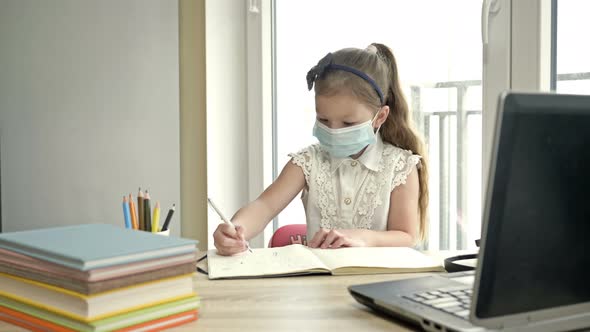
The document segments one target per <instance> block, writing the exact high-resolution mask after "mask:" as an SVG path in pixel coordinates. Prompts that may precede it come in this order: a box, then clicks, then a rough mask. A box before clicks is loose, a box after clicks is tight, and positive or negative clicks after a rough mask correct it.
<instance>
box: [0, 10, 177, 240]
mask: <svg viewBox="0 0 590 332" xmlns="http://www.w3.org/2000/svg"><path fill="white" fill-rule="evenodd" d="M178 80H179V77H178V3H177V1H168V0H125V1H119V0H106V1H90V0H84V1H77V0H69V1H68V0H52V1H34V0H1V1H0V135H1V138H0V142H1V144H2V147H1V148H0V151H1V153H2V156H1V158H0V160H1V163H2V164H1V172H2V173H1V178H2V183H1V186H2V187H1V190H2V226H3V231H15V230H23V229H31V228H38V227H45V226H53V225H63V224H76V223H87V222H100V223H112V224H117V225H122V224H123V219H122V208H121V201H122V196H123V195H124V194H129V193H130V192H133V194H134V195H136V194H137V188H138V186H142V188H147V189H149V190H150V192H151V193H152V195H153V198H154V199H158V200H160V201H161V203H162V205H163V207H164V208H167V207H168V206H170V205H171V204H172V203H173V202H174V203H176V204H177V205H178V204H179V203H180V189H179V182H180V177H179V176H180V175H179V133H178V132H179V129H178V127H179V110H178V109H179V105H178V104H179V96H178V95H179V88H178V84H179V83H178ZM177 212H178V214H177V215H175V222H174V223H173V227H172V232H173V234H179V233H180V211H179V210H177Z"/></svg>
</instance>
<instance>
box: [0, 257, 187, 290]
mask: <svg viewBox="0 0 590 332" xmlns="http://www.w3.org/2000/svg"><path fill="white" fill-rule="evenodd" d="M0 272H2V273H6V274H10V275H13V276H17V277H22V278H25V279H29V280H33V281H38V282H42V283H45V284H48V285H51V286H56V287H61V288H64V289H67V290H71V291H73V292H76V293H80V294H83V295H93V294H97V293H102V292H106V291H110V290H114V289H118V288H123V287H127V286H132V285H138V284H141V283H145V282H149V281H154V280H159V279H163V278H170V277H175V276H179V275H186V274H189V273H192V272H195V261H194V260H191V261H189V262H188V263H183V264H178V265H172V266H167V267H164V268H160V269H157V270H152V271H146V272H141V273H136V274H130V275H126V276H122V277H119V278H113V279H107V280H101V281H94V282H85V281H80V280H78V279H74V278H72V277H70V276H67V275H61V274H54V273H52V272H39V271H37V270H33V269H28V268H24V267H20V266H18V265H10V264H6V263H3V262H0Z"/></svg>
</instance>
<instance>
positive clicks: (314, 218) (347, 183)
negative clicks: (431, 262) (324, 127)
mask: <svg viewBox="0 0 590 332" xmlns="http://www.w3.org/2000/svg"><path fill="white" fill-rule="evenodd" d="M289 156H290V157H291V158H292V159H291V161H292V162H293V163H294V164H295V165H297V166H299V167H301V169H302V170H303V174H304V175H305V182H306V184H307V185H306V187H305V189H303V192H302V194H301V200H302V201H303V207H304V209H305V215H306V219H307V237H308V239H311V238H312V237H313V235H314V234H315V233H316V232H317V231H318V230H319V229H320V227H322V228H327V229H353V228H356V229H359V228H360V229H372V230H386V229H387V217H388V215H389V202H390V195H391V191H393V189H395V188H396V187H397V186H400V185H402V184H405V183H406V179H407V177H408V174H410V172H411V171H412V169H414V166H419V165H418V164H419V162H420V156H418V155H415V154H412V152H411V151H409V150H403V149H400V148H398V147H395V146H393V145H391V144H389V143H384V142H383V141H382V140H381V135H377V142H376V143H375V144H372V145H370V146H369V147H367V149H366V150H365V152H364V153H363V154H362V155H361V156H360V157H359V158H358V159H356V160H355V159H351V158H344V159H336V158H331V157H330V155H329V154H328V153H327V152H326V151H324V150H323V149H322V148H321V146H320V145H319V144H314V145H311V146H308V147H307V148H305V149H303V150H301V151H299V152H298V153H291V154H289Z"/></svg>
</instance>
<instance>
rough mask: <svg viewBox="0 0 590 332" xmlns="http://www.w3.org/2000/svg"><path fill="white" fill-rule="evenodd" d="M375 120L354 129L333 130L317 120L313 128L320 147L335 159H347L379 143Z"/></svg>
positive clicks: (353, 127)
mask: <svg viewBox="0 0 590 332" xmlns="http://www.w3.org/2000/svg"><path fill="white" fill-rule="evenodd" d="M377 114H379V112H377ZM377 114H375V116H374V117H373V119H371V120H369V121H367V122H363V123H361V124H358V125H356V126H352V127H345V128H339V129H332V128H330V127H328V126H326V125H324V124H323V123H321V122H319V121H318V120H316V122H315V126H314V127H313V136H315V137H316V138H317V139H318V141H320V145H321V146H322V148H324V149H325V150H326V151H328V153H329V154H330V155H331V156H332V157H334V158H345V157H348V156H351V155H354V154H357V153H358V152H359V151H361V150H362V149H364V148H365V147H366V146H368V145H369V144H374V143H375V142H376V141H377V138H376V133H375V131H374V130H375V129H374V128H373V121H374V120H375V118H376V117H377Z"/></svg>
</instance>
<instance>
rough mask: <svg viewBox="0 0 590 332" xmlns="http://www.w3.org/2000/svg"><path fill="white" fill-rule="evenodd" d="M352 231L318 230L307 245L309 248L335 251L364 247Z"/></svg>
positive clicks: (364, 244) (362, 242) (363, 243)
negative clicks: (337, 249)
mask: <svg viewBox="0 0 590 332" xmlns="http://www.w3.org/2000/svg"><path fill="white" fill-rule="evenodd" d="M355 231H356V230H354V229H332V230H330V229H325V228H320V230H319V231H317V232H316V233H315V235H314V236H313V239H311V241H310V242H309V243H308V246H309V247H311V248H321V249H327V248H331V249H336V248H341V247H365V246H366V243H365V242H364V241H363V240H361V239H360V238H359V237H358V236H354V235H356V234H355V233H357V232H355Z"/></svg>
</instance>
